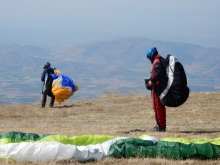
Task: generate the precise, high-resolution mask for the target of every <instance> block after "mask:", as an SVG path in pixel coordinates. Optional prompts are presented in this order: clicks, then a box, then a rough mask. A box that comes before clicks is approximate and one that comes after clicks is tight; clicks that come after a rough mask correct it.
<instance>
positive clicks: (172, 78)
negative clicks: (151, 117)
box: [145, 54, 190, 107]
mask: <svg viewBox="0 0 220 165" xmlns="http://www.w3.org/2000/svg"><path fill="white" fill-rule="evenodd" d="M160 63H161V65H162V66H163V68H164V69H165V71H166V79H165V81H164V82H163V83H162V89H160V94H159V98H160V102H161V104H163V105H165V106H168V107H178V106H180V105H182V104H183V103H184V102H185V101H186V100H187V98H188V96H189V92H190V90H189V88H188V87H187V78H186V73H185V70H184V68H183V65H182V64H181V63H180V62H179V60H178V59H177V58H176V57H175V56H172V55H170V54H168V55H167V57H166V58H160ZM150 79H151V78H147V79H145V84H147V82H148V81H150ZM146 88H147V89H148V90H152V88H153V87H148V86H147V85H146Z"/></svg>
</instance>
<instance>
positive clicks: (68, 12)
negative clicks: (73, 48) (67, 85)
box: [0, 0, 220, 49]
mask: <svg viewBox="0 0 220 165" xmlns="http://www.w3.org/2000/svg"><path fill="white" fill-rule="evenodd" d="M219 31H220V1H219V0H0V43H15V44H32V45H38V46H44V47H48V48H53V49H54V48H62V47H65V46H70V45H73V44H77V43H81V42H86V41H92V40H100V39H111V38H120V37H125V36H137V37H147V38H156V39H161V40H172V41H182V42H189V43H195V44H199V45H201V46H206V47H218V48H220V42H219V41H220V39H219V38H220V33H219Z"/></svg>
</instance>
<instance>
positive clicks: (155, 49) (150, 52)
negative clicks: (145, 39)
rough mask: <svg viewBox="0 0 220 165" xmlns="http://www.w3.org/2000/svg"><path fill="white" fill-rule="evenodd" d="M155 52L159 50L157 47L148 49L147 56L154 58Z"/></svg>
mask: <svg viewBox="0 0 220 165" xmlns="http://www.w3.org/2000/svg"><path fill="white" fill-rule="evenodd" d="M155 52H158V51H157V48H155V47H153V48H150V49H148V50H147V53H146V57H147V58H150V59H152V58H153V56H154V54H155Z"/></svg>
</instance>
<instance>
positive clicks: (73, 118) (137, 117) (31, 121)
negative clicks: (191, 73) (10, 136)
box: [0, 92, 220, 165]
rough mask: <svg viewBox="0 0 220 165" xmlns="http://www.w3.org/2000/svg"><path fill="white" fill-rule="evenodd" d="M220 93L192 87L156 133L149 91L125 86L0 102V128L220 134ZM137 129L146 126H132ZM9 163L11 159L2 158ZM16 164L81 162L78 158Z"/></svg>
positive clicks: (197, 135)
mask: <svg viewBox="0 0 220 165" xmlns="http://www.w3.org/2000/svg"><path fill="white" fill-rule="evenodd" d="M219 107H220V93H217V92H216V93H192V94H190V97H189V99H188V100H187V102H186V103H185V104H184V105H182V106H180V107H178V108H167V131H166V132H165V133H155V132H150V131H149V130H150V129H151V128H152V127H154V125H155V120H154V112H153V110H152V108H151V98H150V95H148V94H136V93H133V94H130V95H128V96H125V95H123V94H121V93H120V92H115V93H114V94H106V95H103V97H101V98H98V99H87V100H75V101H66V102H65V103H62V104H61V105H58V104H56V103H55V107H54V108H52V109H49V108H45V109H41V108H40V101H39V102H37V103H32V104H19V105H4V104H0V119H1V125H0V134H3V133H6V132H9V131H20V132H25V133H37V134H39V135H42V134H46V133H50V134H62V135H67V136H80V135H86V134H99V135H103V134H104V135H114V136H126V137H138V136H140V135H143V134H148V135H151V136H154V137H156V138H158V139H159V140H160V139H163V138H167V137H185V138H189V139H194V138H218V137H220V120H219V117H220V111H219ZM132 129H140V130H146V131H145V132H140V131H137V132H129V131H130V130H132ZM3 163H4V164H5V163H6V162H3ZM17 164H21V165H23V164H40V165H42V164H80V163H79V162H76V161H62V162H50V163H17ZM87 164H98V165H106V164H119V165H125V164H126V165H128V164H171V165H174V164H213V165H214V164H220V163H219V160H208V161H205V160H197V159H191V160H190V159H189V160H184V161H183V160H177V161H174V160H167V159H149V158H146V159H139V158H132V159H110V158H106V159H104V160H103V161H98V162H87Z"/></svg>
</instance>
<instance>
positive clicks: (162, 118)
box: [152, 90, 166, 131]
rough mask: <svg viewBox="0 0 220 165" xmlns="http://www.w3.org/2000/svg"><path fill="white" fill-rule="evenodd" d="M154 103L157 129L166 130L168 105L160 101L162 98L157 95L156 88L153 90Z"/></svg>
mask: <svg viewBox="0 0 220 165" xmlns="http://www.w3.org/2000/svg"><path fill="white" fill-rule="evenodd" d="M152 105H153V109H154V112H155V119H156V122H157V125H158V128H156V129H157V130H155V131H166V107H165V106H164V105H162V104H161V103H160V98H159V97H158V96H157V95H156V93H155V91H154V90H152Z"/></svg>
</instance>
